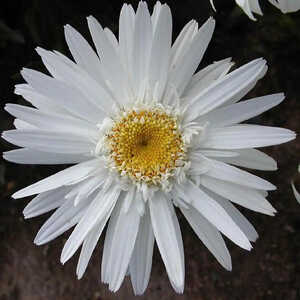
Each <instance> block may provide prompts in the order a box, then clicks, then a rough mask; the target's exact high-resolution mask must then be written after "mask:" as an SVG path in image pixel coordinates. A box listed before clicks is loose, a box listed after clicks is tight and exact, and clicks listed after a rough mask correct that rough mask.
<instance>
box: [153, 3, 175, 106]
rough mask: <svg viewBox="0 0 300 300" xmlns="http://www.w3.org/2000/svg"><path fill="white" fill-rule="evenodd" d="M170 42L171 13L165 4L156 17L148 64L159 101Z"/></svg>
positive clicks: (167, 68)
mask: <svg viewBox="0 0 300 300" xmlns="http://www.w3.org/2000/svg"><path fill="white" fill-rule="evenodd" d="M171 42H172V15H171V10H170V8H169V7H168V6H167V5H162V7H161V9H160V12H159V15H158V17H157V26H156V30H155V32H154V36H153V43H152V49H151V56H150V64H149V81H150V84H151V85H152V88H154V87H155V85H156V83H159V84H158V88H159V90H158V91H157V92H156V95H155V97H156V100H158V101H160V99H161V96H162V94H163V92H164V90H165V85H166V82H167V78H168V70H169V64H170V52H171Z"/></svg>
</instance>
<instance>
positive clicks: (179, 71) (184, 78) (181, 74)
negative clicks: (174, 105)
mask: <svg viewBox="0 0 300 300" xmlns="http://www.w3.org/2000/svg"><path fill="white" fill-rule="evenodd" d="M214 28H215V21H214V20H213V19H212V18H209V19H208V21H207V22H206V23H205V24H204V25H202V26H201V28H200V29H199V31H198V33H197V34H196V35H195V37H194V39H193V41H192V42H191V45H190V48H189V49H188V50H187V51H186V53H185V54H184V55H183V56H181V60H180V61H178V62H177V64H176V65H175V66H172V67H173V68H174V69H173V70H172V72H171V73H170V78H169V83H170V84H171V85H174V86H175V87H176V88H177V91H178V94H179V95H181V94H182V93H183V91H184V89H185V87H186V85H187V84H188V83H189V81H190V79H191V77H192V75H193V74H194V72H195V71H196V69H197V67H198V65H199V63H200V61H201V59H202V57H203V55H204V52H205V50H206V48H207V46H208V44H209V42H210V40H211V37H212V34H213V31H214Z"/></svg>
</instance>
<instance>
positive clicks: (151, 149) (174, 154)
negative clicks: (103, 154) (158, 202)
mask: <svg viewBox="0 0 300 300" xmlns="http://www.w3.org/2000/svg"><path fill="white" fill-rule="evenodd" d="M107 139H108V143H109V147H110V156H111V157H112V158H113V160H114V163H115V166H116V167H117V169H118V170H119V172H120V173H121V174H127V175H128V176H129V177H130V178H131V179H133V180H135V181H142V182H146V183H151V184H157V183H159V182H160V180H161V179H162V178H166V177H169V176H170V174H171V171H172V170H174V169H175V168H176V162H177V161H178V160H180V159H181V158H182V157H183V155H184V151H183V141H182V137H181V134H180V132H179V130H178V128H177V121H176V119H175V118H174V117H172V116H170V115H168V114H166V113H165V112H163V111H161V110H159V109H153V110H143V111H139V112H136V111H135V110H132V111H130V112H129V113H127V114H126V116H124V117H123V118H121V120H119V121H118V122H116V123H115V125H114V127H113V128H112V130H111V132H110V134H109V135H108V136H107ZM124 172H125V173H124Z"/></svg>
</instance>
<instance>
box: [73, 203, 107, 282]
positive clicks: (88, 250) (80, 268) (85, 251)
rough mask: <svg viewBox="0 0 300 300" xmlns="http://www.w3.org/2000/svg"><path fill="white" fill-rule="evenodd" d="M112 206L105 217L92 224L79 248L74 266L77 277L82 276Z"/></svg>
mask: <svg viewBox="0 0 300 300" xmlns="http://www.w3.org/2000/svg"><path fill="white" fill-rule="evenodd" d="M112 209H113V206H112V207H111V209H110V210H109V211H108V213H107V214H106V217H104V218H102V219H101V221H100V222H99V223H98V224H97V225H95V226H94V228H93V229H92V230H91V231H90V232H89V233H88V235H87V236H86V238H85V239H84V241H83V245H82V248H81V252H80V256H79V261H78V264H77V268H76V274H77V277H78V279H80V278H82V276H83V274H84V272H85V270H86V268H87V265H88V263H89V261H90V258H91V256H92V254H93V251H94V249H95V247H96V245H97V243H98V240H99V238H100V236H101V234H102V232H103V229H104V226H105V225H106V223H107V220H108V218H109V217H110V214H111V211H112Z"/></svg>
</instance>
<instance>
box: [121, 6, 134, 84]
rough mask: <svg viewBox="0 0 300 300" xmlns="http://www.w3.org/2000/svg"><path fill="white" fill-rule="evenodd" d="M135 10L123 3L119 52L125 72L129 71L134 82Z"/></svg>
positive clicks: (129, 75) (130, 78)
mask: <svg viewBox="0 0 300 300" xmlns="http://www.w3.org/2000/svg"><path fill="white" fill-rule="evenodd" d="M134 23H135V12H134V10H133V8H132V6H131V5H128V4H126V3H125V4H123V6H122V9H121V13H120V19H119V50H120V51H119V53H120V59H121V61H122V63H123V65H124V70H125V72H127V73H128V77H129V80H130V81H131V82H132V65H133V64H132V59H133V57H132V49H133V34H134Z"/></svg>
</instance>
